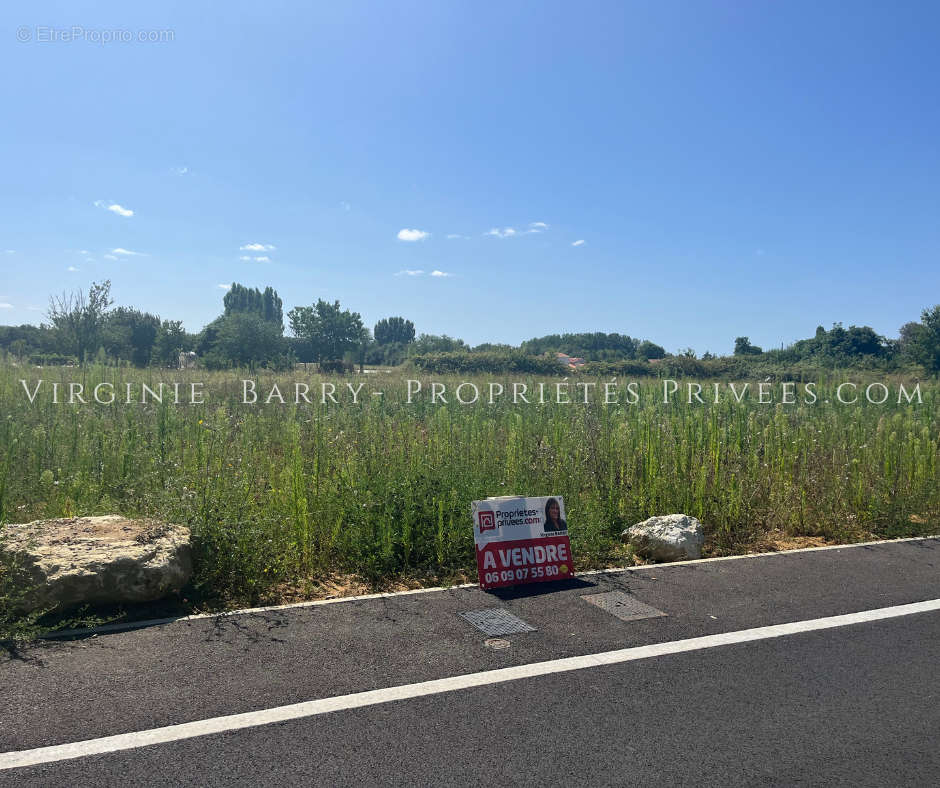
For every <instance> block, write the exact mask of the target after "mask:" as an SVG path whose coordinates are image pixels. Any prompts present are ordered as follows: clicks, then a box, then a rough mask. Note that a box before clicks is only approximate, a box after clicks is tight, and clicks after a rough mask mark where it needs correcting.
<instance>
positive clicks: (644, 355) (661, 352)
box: [636, 339, 666, 361]
mask: <svg viewBox="0 0 940 788" xmlns="http://www.w3.org/2000/svg"><path fill="white" fill-rule="evenodd" d="M636 357H637V358H639V359H643V360H644V361H649V360H650V359H653V358H665V357H666V349H665V348H664V347H662V346H661V345H657V344H656V343H655V342H650V341H649V340H648V339H644V340H643V341H642V342H640V344H639V345H637V348H636Z"/></svg>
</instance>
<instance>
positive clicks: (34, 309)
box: [26, 306, 46, 312]
mask: <svg viewBox="0 0 940 788" xmlns="http://www.w3.org/2000/svg"><path fill="white" fill-rule="evenodd" d="M26 308H27V309H28V310H29V311H30V312H45V311H46V310H45V309H43V308H42V307H41V306H28V307H26Z"/></svg>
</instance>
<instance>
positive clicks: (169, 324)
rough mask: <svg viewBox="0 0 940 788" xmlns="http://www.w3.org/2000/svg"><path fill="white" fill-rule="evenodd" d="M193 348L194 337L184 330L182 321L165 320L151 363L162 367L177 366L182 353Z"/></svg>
mask: <svg viewBox="0 0 940 788" xmlns="http://www.w3.org/2000/svg"><path fill="white" fill-rule="evenodd" d="M191 347H192V337H190V335H189V334H187V333H186V332H185V331H184V330H183V323H182V321H181V320H164V321H163V322H162V323H161V324H160V328H159V330H158V331H157V336H156V338H155V339H154V342H153V353H152V354H151V357H150V359H151V362H152V363H154V364H159V365H160V366H164V367H166V366H174V367H175V366H176V365H177V363H179V354H180V351H183V350H189V349H191Z"/></svg>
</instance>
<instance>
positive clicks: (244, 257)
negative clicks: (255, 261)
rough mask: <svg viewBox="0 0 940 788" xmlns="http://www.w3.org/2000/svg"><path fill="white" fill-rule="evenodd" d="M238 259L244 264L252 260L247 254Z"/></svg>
mask: <svg viewBox="0 0 940 788" xmlns="http://www.w3.org/2000/svg"><path fill="white" fill-rule="evenodd" d="M238 259H239V260H241V261H242V262H243V263H250V262H251V258H250V257H249V256H248V255H247V254H243V255H241V257H239V258H238Z"/></svg>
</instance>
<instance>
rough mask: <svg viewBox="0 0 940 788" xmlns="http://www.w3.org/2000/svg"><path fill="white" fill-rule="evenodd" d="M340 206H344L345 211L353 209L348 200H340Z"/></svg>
mask: <svg viewBox="0 0 940 788" xmlns="http://www.w3.org/2000/svg"><path fill="white" fill-rule="evenodd" d="M339 207H340V208H342V209H343V210H344V211H350V210H352V206H351V205H350V204H349V203H348V202H346V200H340V201H339Z"/></svg>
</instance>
